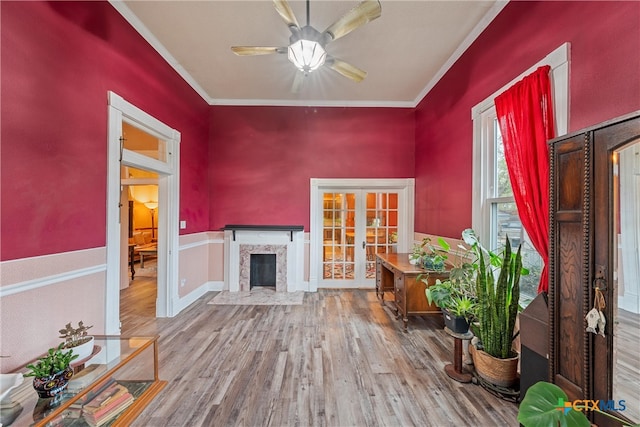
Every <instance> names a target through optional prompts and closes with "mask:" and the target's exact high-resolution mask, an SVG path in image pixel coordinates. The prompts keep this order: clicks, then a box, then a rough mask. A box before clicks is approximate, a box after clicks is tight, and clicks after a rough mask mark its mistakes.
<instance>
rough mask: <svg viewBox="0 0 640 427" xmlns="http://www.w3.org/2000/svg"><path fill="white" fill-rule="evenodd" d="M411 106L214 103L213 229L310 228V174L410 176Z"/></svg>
mask: <svg viewBox="0 0 640 427" xmlns="http://www.w3.org/2000/svg"><path fill="white" fill-rule="evenodd" d="M414 129H415V122H414V113H413V109H397V108H333V107H332V108H303V107H212V111H211V146H210V155H211V162H210V165H211V169H210V181H209V182H210V186H211V207H210V212H211V229H212V230H216V229H219V228H220V227H223V226H224V225H225V224H280V225H284V224H295V225H304V227H305V229H306V230H307V231H308V230H309V191H310V178H410V177H413V173H414Z"/></svg>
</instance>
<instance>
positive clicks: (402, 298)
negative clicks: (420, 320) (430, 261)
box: [376, 253, 449, 332]
mask: <svg viewBox="0 0 640 427" xmlns="http://www.w3.org/2000/svg"><path fill="white" fill-rule="evenodd" d="M425 273H429V275H428V283H429V285H433V284H434V283H435V282H436V280H437V279H440V280H444V279H447V278H448V277H449V272H447V271H439V272H436V271H431V272H428V271H427V270H424V269H422V268H419V267H416V266H415V265H412V264H410V263H409V254H408V253H405V254H377V255H376V295H377V297H378V298H379V299H380V302H381V304H384V293H385V292H393V295H394V297H395V301H394V302H395V310H396V317H397V318H399V317H400V315H402V321H403V329H404V331H405V332H406V331H407V324H408V323H409V318H408V316H409V315H424V314H437V315H441V314H442V313H441V311H440V308H438V307H436V306H435V305H434V304H429V302H428V301H427V296H426V295H425V293H424V291H425V289H426V288H427V285H426V284H425V283H424V282H423V281H422V280H417V277H418V275H420V274H425Z"/></svg>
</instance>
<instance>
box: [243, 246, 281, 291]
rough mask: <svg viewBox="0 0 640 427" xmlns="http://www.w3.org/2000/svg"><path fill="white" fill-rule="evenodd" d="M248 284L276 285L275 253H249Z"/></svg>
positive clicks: (251, 286)
mask: <svg viewBox="0 0 640 427" xmlns="http://www.w3.org/2000/svg"><path fill="white" fill-rule="evenodd" d="M249 262H250V268H249V286H250V288H253V287H254V286H273V287H275V286H276V254H251V258H250V261H249Z"/></svg>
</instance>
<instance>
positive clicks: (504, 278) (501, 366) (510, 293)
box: [463, 230, 526, 387]
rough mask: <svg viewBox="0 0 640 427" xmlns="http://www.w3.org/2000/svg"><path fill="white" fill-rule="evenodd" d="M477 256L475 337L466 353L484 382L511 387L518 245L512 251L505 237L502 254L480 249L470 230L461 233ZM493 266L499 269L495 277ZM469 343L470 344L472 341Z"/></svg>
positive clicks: (515, 358)
mask: <svg viewBox="0 0 640 427" xmlns="http://www.w3.org/2000/svg"><path fill="white" fill-rule="evenodd" d="M463 237H464V238H465V242H466V243H468V244H470V245H471V247H472V248H473V249H474V250H475V252H476V254H477V256H478V267H477V268H478V270H477V275H476V296H477V298H478V302H477V309H476V318H475V321H474V324H473V325H472V331H473V333H474V334H475V335H476V336H477V337H478V341H476V343H475V346H474V345H471V346H470V348H469V349H470V353H471V355H472V357H473V362H474V365H475V368H476V371H477V373H478V375H479V376H480V377H481V378H482V379H484V380H485V381H487V382H489V383H491V384H495V385H498V386H502V387H510V386H512V385H513V384H514V383H515V382H516V381H517V378H518V374H517V368H518V355H517V353H515V352H514V351H513V349H512V345H513V339H514V338H515V336H514V329H515V323H516V316H517V314H518V308H519V305H518V301H519V299H520V275H521V274H522V273H523V272H525V274H526V269H523V268H522V255H521V245H519V246H518V251H517V252H516V253H515V254H514V253H513V252H512V251H511V243H510V241H509V238H508V237H507V238H506V243H505V248H504V251H503V253H502V256H501V257H500V256H497V255H495V254H493V253H492V252H490V251H487V250H486V249H485V248H483V247H482V246H481V245H480V243H479V241H478V238H477V236H476V234H475V233H474V232H473V230H465V233H463ZM494 269H499V270H500V272H499V273H498V278H497V279H495V277H494ZM472 344H473V343H472Z"/></svg>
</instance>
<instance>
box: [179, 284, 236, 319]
mask: <svg viewBox="0 0 640 427" xmlns="http://www.w3.org/2000/svg"><path fill="white" fill-rule="evenodd" d="M223 286H224V282H221V281H216V282H207V283H204V284H202V285H201V286H199V287H198V288H196V289H194V290H193V291H191V292H189V294H187V295H185V296H184V297H182V298H178V300H177V301H176V304H175V305H174V313H173V316H176V315H177V314H178V313H180V312H181V311H182V310H184V309H185V308H187V307H189V306H190V305H191V304H193V303H194V302H195V301H196V300H197V299H198V298H200V297H201V296H203V295H204V294H206V293H207V292H212V291H221V290H222V288H223ZM173 316H172V317H173Z"/></svg>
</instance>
